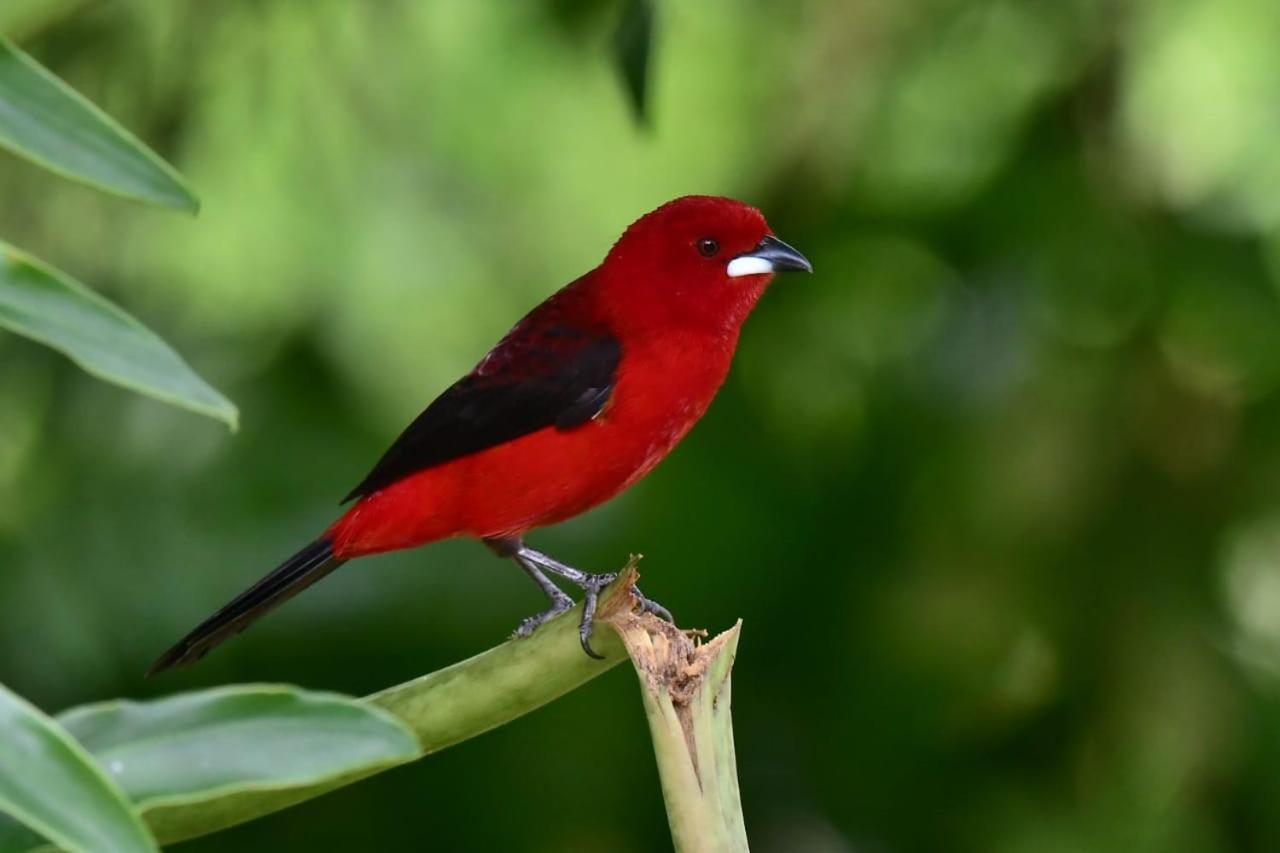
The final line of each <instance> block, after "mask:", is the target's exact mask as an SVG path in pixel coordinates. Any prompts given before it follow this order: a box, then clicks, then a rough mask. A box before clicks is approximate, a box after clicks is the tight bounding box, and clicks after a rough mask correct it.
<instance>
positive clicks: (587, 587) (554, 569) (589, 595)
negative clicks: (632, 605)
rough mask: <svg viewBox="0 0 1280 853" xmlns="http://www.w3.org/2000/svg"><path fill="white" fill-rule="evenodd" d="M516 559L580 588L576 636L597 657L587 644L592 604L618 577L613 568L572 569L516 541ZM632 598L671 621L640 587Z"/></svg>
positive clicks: (592, 609) (593, 609)
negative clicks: (580, 597)
mask: <svg viewBox="0 0 1280 853" xmlns="http://www.w3.org/2000/svg"><path fill="white" fill-rule="evenodd" d="M514 556H515V558H516V559H520V558H524V559H525V560H527V561H529V562H531V563H533V564H534V565H536V566H540V567H542V568H544V569H546V570H547V571H549V572H551V573H552V574H555V575H559V576H560V577H562V578H564V579H565V580H567V581H569V583H571V584H574V585H575V586H578V587H581V588H582V602H583V604H582V622H581V623H580V624H579V625H578V639H579V640H580V641H581V642H582V650H583V651H585V652H586V653H587V654H588V655H590V656H591V657H593V658H599V657H601V656H600V655H598V654H596V653H595V651H594V650H593V649H592V648H591V620H592V619H593V618H594V617H595V615H596V604H597V602H598V601H599V598H600V590H602V589H604V588H605V587H606V586H608V585H609V584H611V583H613V582H614V581H615V580H617V579H618V573H617V572H601V573H599V574H590V573H588V572H584V571H580V570H579V569H575V568H574V567H573V566H568V565H565V564H564V563H562V562H560V561H559V560H557V559H555V558H554V557H548V556H547V555H546V554H544V553H542V552H541V551H535V550H533V549H532V548H530V547H528V546H527V545H525V544H524V543H523V542H521V543H520V545H519V548H518V549H517V550H516V552H515V554H514ZM633 592H634V593H635V596H636V598H638V599H639V600H640V605H641V607H642V609H644V610H645V611H647V612H649V613H652V614H654V615H655V616H657V617H659V618H660V619H665V620H666V621H668V622H671V621H673V620H672V618H671V613H670V611H668V610H667V608H665V607H663V606H662V605H661V604H658V603H657V602H656V601H653V600H651V599H649V598H647V597H646V596H645V595H644V594H643V593H641V592H640V590H638V589H636V590H633Z"/></svg>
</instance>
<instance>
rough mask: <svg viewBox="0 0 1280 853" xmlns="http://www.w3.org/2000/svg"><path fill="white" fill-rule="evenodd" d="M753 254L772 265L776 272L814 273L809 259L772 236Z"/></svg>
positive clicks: (766, 238)
mask: <svg viewBox="0 0 1280 853" xmlns="http://www.w3.org/2000/svg"><path fill="white" fill-rule="evenodd" d="M751 254H753V255H755V256H756V257H757V258H765V259H767V260H768V261H769V262H770V263H771V264H773V269H774V271H775V272H809V273H811V272H813V264H811V263H809V259H808V258H806V257H805V256H804V255H802V254H800V252H799V250H797V249H796V248H795V247H794V246H791V245H788V244H787V243H784V242H783V241H781V240H779V239H778V238H777V237H774V236H773V235H772V234H770V235H769V236H768V237H765V238H764V239H763V240H761V241H760V245H759V246H757V247H756V249H755V251H753V252H752V253H751Z"/></svg>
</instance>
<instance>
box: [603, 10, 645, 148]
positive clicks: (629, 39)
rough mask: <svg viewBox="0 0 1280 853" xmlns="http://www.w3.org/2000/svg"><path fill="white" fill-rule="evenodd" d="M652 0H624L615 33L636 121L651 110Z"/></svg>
mask: <svg viewBox="0 0 1280 853" xmlns="http://www.w3.org/2000/svg"><path fill="white" fill-rule="evenodd" d="M653 19H654V9H653V3H652V0H623V6H622V17H621V18H619V19H618V28H617V29H616V30H614V34H613V50H614V56H615V58H616V59H617V62H618V69H619V70H620V71H621V73H622V82H623V85H625V86H626V89H627V96H628V98H629V100H630V101H631V109H632V111H633V112H634V114H635V118H636V121H637V122H639V123H641V124H644V123H645V121H646V120H647V118H648V114H649V113H648V110H649V65H650V60H651V58H652V55H653Z"/></svg>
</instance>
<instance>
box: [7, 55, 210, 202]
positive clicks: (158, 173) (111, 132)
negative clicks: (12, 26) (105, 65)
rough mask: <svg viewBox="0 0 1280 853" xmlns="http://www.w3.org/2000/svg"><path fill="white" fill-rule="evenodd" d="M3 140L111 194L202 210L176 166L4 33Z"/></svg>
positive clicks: (47, 165) (29, 156) (13, 148)
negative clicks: (17, 45)
mask: <svg viewBox="0 0 1280 853" xmlns="http://www.w3.org/2000/svg"><path fill="white" fill-rule="evenodd" d="M0 147H4V148H8V149H9V150H11V151H13V152H14V153H16V154H19V155H21V156H23V157H26V158H27V159H29V160H32V161H33V162H36V163H38V164H40V165H41V166H44V167H45V168H47V169H49V170H50V171H53V172H56V173H57V174H60V175H62V176H63V177H67V178H70V179H72V180H75V181H80V182H82V183H85V184H88V185H89V186H92V187H96V188H98V189H100V190H104V191H106V192H109V193H115V194H116V195H121V196H124V197H126V198H132V199H136V200H138V201H144V202H148V203H150V204H158V205H163V206H165V207H173V208H177V209H178V210H185V211H188V212H190V213H195V212H196V211H197V210H199V209H200V202H199V201H198V200H197V199H196V197H195V195H194V194H193V193H192V192H191V190H190V189H188V187H187V186H186V184H184V183H183V181H182V178H181V176H179V175H178V173H177V172H176V171H174V169H173V167H171V166H170V165H169V164H168V163H166V162H165V161H164V160H162V159H160V157H159V156H157V155H156V154H155V152H153V151H151V149H149V148H147V147H146V146H145V145H143V144H142V143H141V142H139V141H138V140H137V138H135V137H134V136H133V135H132V134H130V133H129V132H128V131H127V130H125V129H124V128H122V127H121V126H120V125H118V124H116V122H114V121H113V120H112V119H111V117H110V116H108V115H107V114H106V113H104V112H102V110H100V109H98V108H97V107H95V106H94V105H93V104H92V103H91V102H90V101H89V100H87V99H86V98H85V97H84V96H82V95H80V94H79V93H78V92H76V91H75V90H74V89H72V88H71V87H70V86H68V85H67V84H66V83H63V82H62V81H61V80H59V79H58V78H57V77H55V76H54V75H53V74H51V73H50V72H49V71H48V70H47V69H45V68H44V67H43V66H41V65H40V64H39V63H38V62H36V61H35V60H34V59H32V58H31V57H30V56H27V55H26V54H25V53H23V52H22V51H21V50H19V49H18V48H17V47H16V46H15V45H14V44H13V43H12V42H10V41H9V40H8V39H6V38H4V37H3V36H0Z"/></svg>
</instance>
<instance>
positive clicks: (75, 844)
mask: <svg viewBox="0 0 1280 853" xmlns="http://www.w3.org/2000/svg"><path fill="white" fill-rule="evenodd" d="M0 756H3V760H0V810H3V811H4V812H6V813H7V814H9V815H11V816H12V817H14V818H16V819H17V820H18V821H19V822H21V823H23V824H25V825H27V826H28V827H30V828H31V829H33V830H35V831H36V832H38V833H39V834H40V835H42V836H43V837H45V838H47V839H49V840H50V841H52V842H53V843H55V844H57V845H58V846H59V847H62V848H63V849H65V850H69V851H72V853H81V851H84V853H116V852H117V851H118V853H132V851H151V850H155V849H156V845H155V842H154V841H153V840H152V839H151V836H150V834H149V833H148V832H147V829H146V827H145V826H143V825H142V821H140V820H139V819H138V816H137V814H136V813H135V812H134V811H133V808H132V806H130V805H129V801H128V800H127V799H125V796H124V794H123V793H121V791H120V789H119V788H117V787H116V786H115V784H114V783H112V781H111V780H110V779H109V778H107V776H106V775H105V774H104V773H103V772H102V770H101V768H99V767H98V766H97V765H96V764H95V763H94V761H93V759H92V758H90V757H89V755H88V754H87V753H86V752H85V751H84V749H83V748H82V747H81V746H80V745H79V744H77V743H76V742H75V741H74V740H73V739H72V738H71V737H70V736H69V735H68V734H67V733H66V732H65V731H63V730H62V729H61V728H60V727H59V726H58V724H57V723H55V722H54V721H53V720H51V719H49V718H48V717H46V716H45V715H44V714H42V713H41V712H40V711H39V710H37V709H36V708H35V707H34V706H32V705H31V704H29V703H28V702H26V701H24V700H23V699H21V698H20V697H18V696H17V695H15V694H14V693H13V692H11V691H10V690H8V689H7V688H5V687H4V686H3V685H0ZM6 834H7V833H6ZM17 836H18V837H21V836H22V833H17Z"/></svg>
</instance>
